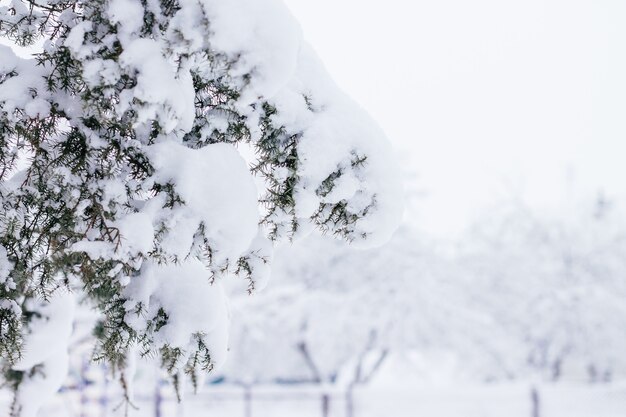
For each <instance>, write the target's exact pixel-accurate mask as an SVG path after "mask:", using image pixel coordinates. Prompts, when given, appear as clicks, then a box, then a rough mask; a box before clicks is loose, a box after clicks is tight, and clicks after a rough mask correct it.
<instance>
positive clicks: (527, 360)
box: [47, 0, 626, 417]
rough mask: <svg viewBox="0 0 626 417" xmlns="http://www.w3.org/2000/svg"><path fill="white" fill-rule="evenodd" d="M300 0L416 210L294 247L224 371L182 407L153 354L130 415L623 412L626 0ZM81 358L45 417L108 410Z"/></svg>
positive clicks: (237, 315) (314, 37)
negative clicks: (374, 241)
mask: <svg viewBox="0 0 626 417" xmlns="http://www.w3.org/2000/svg"><path fill="white" fill-rule="evenodd" d="M285 1H286V3H287V4H288V6H289V7H290V8H291V9H292V11H293V13H294V15H295V16H296V17H297V18H298V19H299V21H300V22H301V24H302V27H303V30H304V33H305V36H306V38H308V40H309V41H310V43H312V44H313V45H314V47H315V49H316V50H317V51H318V53H319V55H320V56H321V58H322V60H323V61H324V62H325V63H326V65H327V68H328V70H329V71H330V73H331V74H332V75H333V76H334V78H335V80H336V81H337V83H338V84H339V85H340V86H341V87H342V88H343V89H344V90H345V91H346V92H347V93H348V94H349V95H351V96H352V97H353V98H354V99H355V100H356V101H357V102H359V103H361V105H362V106H363V107H365V108H366V109H367V110H368V111H369V112H370V113H371V115H372V116H373V117H374V119H376V120H378V121H379V123H380V124H381V126H382V127H383V128H384V130H385V131H386V132H387V134H388V136H389V138H390V140H391V141H392V142H393V144H394V146H395V149H396V152H397V158H398V161H399V164H401V165H402V167H403V170H404V173H405V188H406V213H405V222H404V224H403V226H402V227H401V229H400V230H399V231H398V232H397V234H396V235H395V237H394V239H393V240H392V241H391V242H390V243H389V244H388V245H386V246H384V247H382V248H379V249H375V250H369V251H358V250H356V249H352V248H350V247H349V246H346V245H345V244H341V243H338V242H335V241H333V240H332V239H331V238H326V237H317V238H310V239H307V240H304V241H301V242H298V243H296V244H294V245H292V246H285V247H282V248H280V249H279V250H278V252H277V254H276V258H275V267H274V273H273V278H272V282H271V284H270V285H269V286H268V288H267V290H265V291H264V292H262V293H260V294H258V295H255V296H253V297H249V296H247V295H246V294H244V293H242V292H235V291H234V294H233V298H232V306H231V308H232V316H233V318H232V320H233V323H232V337H231V352H230V359H229V364H228V365H227V367H226V368H225V369H223V370H222V371H221V373H220V374H219V375H214V376H213V379H211V380H209V381H207V384H208V385H210V386H209V387H207V388H206V389H205V390H203V392H202V393H201V394H199V395H197V396H188V398H187V401H186V403H185V404H184V405H183V406H178V405H177V404H176V401H175V398H174V395H173V393H172V392H171V389H170V388H168V387H167V386H166V385H165V384H163V383H162V382H160V377H159V375H155V374H154V372H153V371H152V370H151V369H140V374H139V377H140V379H141V380H143V381H144V382H143V383H139V384H136V387H137V388H136V390H137V398H138V399H137V406H138V407H139V408H138V410H134V409H133V410H131V412H132V413H134V414H132V415H141V416H154V417H168V416H182V415H187V416H188V417H200V416H207V417H213V416H229V417H240V416H241V417H252V416H254V417H287V416H289V417H293V416H298V417H302V416H311V417H404V416H407V417H409V416H410V417H414V416H427V417H503V416H506V417H623V416H625V415H626V184H625V182H626V165H625V163H624V160H625V159H626V117H625V115H626V76H625V75H624V74H626V25H624V21H625V18H626V2H623V1H621V0H567V1H566V0H526V1H513V0H506V1H503V0H472V1H467V0H437V1H425V0H416V1H406V0H386V1H384V2H382V1H380V0H316V1H310V0H285ZM88 354H89V352H83V353H81V352H80V351H79V350H77V353H76V354H75V355H73V358H74V359H75V361H76V366H75V367H74V369H75V371H74V374H73V376H72V378H73V379H72V381H73V382H69V383H68V384H67V386H66V393H67V396H73V398H74V399H75V400H76V401H66V400H63V399H59V400H58V403H57V404H56V405H53V406H51V407H50V409H49V411H48V414H47V415H48V416H53V415H55V416H56V415H80V416H81V417H83V416H85V417H86V416H106V415H112V414H108V413H110V411H106V410H108V409H110V408H111V407H109V406H110V405H111V398H113V397H114V393H113V391H107V390H114V388H112V387H113V385H114V384H111V385H110V386H109V385H107V383H106V373H105V372H104V371H103V370H102V369H101V368H99V366H98V365H90V364H89V363H88V360H87V359H88V356H89V355H88ZM102 381H105V382H104V383H102ZM103 387H104V388H103ZM61 398H62V397H61ZM68 407H73V409H72V410H70V411H71V412H72V413H74V414H71V413H70V411H68ZM59 410H64V411H59ZM118 412H119V410H118ZM55 413H57V414H55ZM63 413H65V414H63Z"/></svg>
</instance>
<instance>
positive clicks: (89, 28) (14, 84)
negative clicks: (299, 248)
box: [0, 0, 401, 417]
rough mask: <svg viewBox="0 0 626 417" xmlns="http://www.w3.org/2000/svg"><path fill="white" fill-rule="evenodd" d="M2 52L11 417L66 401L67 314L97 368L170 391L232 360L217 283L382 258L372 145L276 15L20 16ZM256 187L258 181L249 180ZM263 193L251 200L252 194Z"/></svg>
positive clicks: (197, 3)
mask: <svg viewBox="0 0 626 417" xmlns="http://www.w3.org/2000/svg"><path fill="white" fill-rule="evenodd" d="M0 4H4V5H3V6H2V7H0V37H2V38H3V39H5V40H7V41H10V42H13V43H14V44H16V45H19V46H33V45H34V46H41V48H40V50H39V51H38V52H37V53H36V54H35V55H34V59H22V58H19V57H18V56H16V55H15V53H14V52H13V50H12V49H11V48H10V47H4V46H0V159H1V162H0V181H1V182H0V204H2V211H1V214H0V353H1V354H2V358H3V359H2V368H3V370H4V376H5V378H6V380H7V382H9V384H10V385H11V386H12V387H13V388H14V389H15V392H16V397H15V398H16V401H15V403H14V406H13V411H12V412H13V414H14V415H19V416H24V417H26V416H33V415H35V414H36V412H37V409H38V407H39V405H40V403H41V402H42V401H45V396H46V395H45V394H46V393H49V394H50V395H52V394H53V393H54V392H55V391H56V390H57V389H58V387H59V386H60V384H61V381H62V380H63V377H64V374H65V370H66V369H65V368H67V349H66V347H67V346H66V345H67V339H68V337H69V334H70V332H71V327H72V314H73V310H74V304H75V302H76V301H75V299H77V298H78V299H79V300H78V301H83V302H85V303H88V304H90V305H93V306H95V307H96V308H97V309H98V310H99V311H100V312H101V316H102V317H101V320H100V321H99V323H98V325H97V327H96V329H95V334H96V336H97V339H98V343H97V350H96V352H97V353H96V358H97V359H103V360H106V361H107V362H108V363H110V364H111V365H112V367H113V368H114V369H117V370H119V371H120V373H121V380H122V383H123V384H126V383H128V382H129V381H128V380H129V378H130V377H132V375H130V374H131V370H132V363H133V357H134V356H135V353H134V352H136V353H137V354H138V355H158V356H159V357H160V359H161V363H162V366H163V367H164V368H165V369H166V370H167V371H168V372H169V373H170V375H172V377H173V378H174V380H175V381H178V379H179V378H180V377H181V376H182V375H183V374H188V375H189V376H190V377H191V379H192V381H194V383H195V382H196V381H197V378H198V377H199V373H201V371H211V370H212V369H213V368H214V367H216V366H219V365H221V364H222V363H223V361H224V355H225V352H226V347H227V324H228V311H227V307H226V303H225V300H224V294H223V290H222V288H221V285H220V281H221V280H222V278H223V277H225V276H229V275H238V276H241V277H243V278H244V279H246V280H247V282H248V290H249V291H254V290H255V289H258V288H260V287H262V286H263V285H265V282H266V280H267V276H268V271H269V262H270V260H271V257H272V247H273V243H274V242H275V241H280V240H290V239H294V238H297V237H300V236H304V235H306V234H308V233H309V232H311V231H312V230H314V229H315V228H317V229H318V230H321V231H323V232H328V233H331V234H334V235H336V236H339V237H341V238H343V239H345V240H347V241H350V242H354V243H359V242H364V243H365V244H367V245H375V244H379V243H381V242H384V241H386V240H387V239H388V238H389V237H390V236H391V233H392V232H393V230H394V229H395V227H396V225H397V223H398V222H399V218H400V213H401V204H400V199H401V197H400V191H399V184H398V182H397V178H396V173H395V169H394V164H393V161H392V158H391V153H390V150H389V148H388V145H387V143H386V140H385V138H384V135H383V134H382V132H381V131H380V129H379V128H378V127H377V126H376V125H375V123H373V122H372V121H371V119H370V118H369V117H368V116H367V115H366V114H364V112H363V111H362V110H361V109H360V108H359V107H358V106H356V105H355V104H354V103H353V102H351V101H350V100H349V99H348V98H347V97H345V96H344V95H343V94H342V93H341V92H340V91H339V90H338V89H337V87H336V86H335V85H334V84H333V82H332V81H331V80H330V79H329V78H328V76H327V74H326V73H325V70H324V69H323V66H322V65H321V64H320V63H319V62H318V60H317V58H316V57H315V54H314V53H313V52H312V51H311V48H310V47H309V46H308V45H307V44H306V43H304V42H303V41H302V37H301V33H300V30H299V27H298V25H297V23H296V22H294V20H293V18H292V17H291V15H290V14H289V12H288V11H287V10H286V8H285V7H284V6H283V5H282V4H281V3H280V2H278V1H275V0H263V1H261V0H179V1H170V0H142V1H140V0H95V1H70V0H40V1H33V0H22V1H20V0H13V1H10V2H3V3H0ZM254 174H256V178H258V180H257V181H256V183H255V181H254ZM259 190H260V191H259Z"/></svg>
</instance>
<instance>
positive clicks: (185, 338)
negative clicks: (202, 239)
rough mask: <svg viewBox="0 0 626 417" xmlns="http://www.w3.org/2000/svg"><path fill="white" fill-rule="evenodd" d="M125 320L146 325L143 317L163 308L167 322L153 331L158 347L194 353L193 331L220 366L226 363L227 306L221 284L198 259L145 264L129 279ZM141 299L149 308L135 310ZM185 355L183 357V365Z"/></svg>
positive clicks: (137, 324)
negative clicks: (142, 310)
mask: <svg viewBox="0 0 626 417" xmlns="http://www.w3.org/2000/svg"><path fill="white" fill-rule="evenodd" d="M124 297H126V298H127V299H128V300H129V301H127V306H128V313H127V321H128V322H129V323H131V324H132V325H134V326H135V327H136V329H137V330H139V331H143V330H145V326H146V322H145V318H152V317H155V316H156V315H157V313H158V311H159V309H161V308H162V309H163V310H164V311H165V313H166V314H167V316H168V320H167V324H165V325H164V326H163V327H162V328H161V329H160V330H159V331H157V332H156V333H155V343H156V347H157V348H158V347H160V346H164V345H170V346H171V347H179V348H181V349H183V350H184V351H186V352H187V353H188V354H191V353H192V352H193V351H194V349H195V346H194V340H193V336H194V335H195V334H198V333H199V334H202V335H203V340H204V341H205V342H206V344H207V346H208V347H209V349H210V352H211V360H212V361H213V363H214V364H215V366H216V367H219V366H222V365H223V363H224V361H225V357H226V350H227V343H228V336H227V335H228V332H227V330H228V323H229V318H228V309H227V306H226V300H225V296H224V292H223V290H222V287H221V284H220V283H219V282H215V283H211V280H210V273H209V271H207V269H206V268H205V267H204V265H203V264H202V263H201V262H200V261H197V260H190V261H187V262H185V263H183V264H180V265H172V264H170V265H156V264H153V263H145V264H144V266H143V268H142V271H141V274H140V275H138V276H136V277H134V278H133V279H131V281H130V283H129V284H128V286H126V288H125V290H124ZM137 303H142V304H143V306H144V308H145V309H146V311H145V312H144V313H142V315H141V316H137V315H136V313H135V311H134V310H135V305H136V304H137ZM185 363H186V360H182V361H181V366H182V365H184V364H185Z"/></svg>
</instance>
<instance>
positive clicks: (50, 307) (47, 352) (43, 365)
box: [13, 290, 76, 417]
mask: <svg viewBox="0 0 626 417" xmlns="http://www.w3.org/2000/svg"><path fill="white" fill-rule="evenodd" d="M75 305H76V303H75V300H74V296H73V295H72V294H71V293H69V292H67V291H65V290H57V291H56V292H55V293H54V294H53V295H52V296H51V298H50V300H49V301H48V302H44V301H42V300H31V302H30V303H29V305H28V309H29V310H30V311H32V312H35V313H37V316H36V318H34V319H32V320H31V321H30V322H29V323H28V325H27V333H26V334H25V335H24V350H23V356H22V358H21V359H20V360H19V361H18V362H17V363H16V364H15V365H14V366H13V369H14V370H17V371H25V372H26V374H25V375H24V381H23V382H22V383H21V384H20V386H19V389H18V391H17V393H16V396H17V398H16V399H17V404H18V406H19V407H21V414H20V417H36V416H37V413H38V412H39V409H40V408H41V407H42V406H43V405H44V404H46V402H48V401H49V400H50V399H51V398H52V397H53V396H54V395H55V394H56V392H57V391H58V390H59V388H61V385H62V384H63V382H64V381H65V378H66V376H67V371H68V363H69V362H68V360H69V358H68V348H69V343H70V336H71V334H72V324H73V320H74V311H75ZM35 366H37V368H34V367H35ZM33 369H35V370H34V372H33V371H32V370H33Z"/></svg>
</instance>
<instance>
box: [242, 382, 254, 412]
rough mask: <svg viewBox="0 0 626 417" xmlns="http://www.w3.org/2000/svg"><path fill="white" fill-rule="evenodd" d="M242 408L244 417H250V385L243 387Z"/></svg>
mask: <svg viewBox="0 0 626 417" xmlns="http://www.w3.org/2000/svg"><path fill="white" fill-rule="evenodd" d="M243 389H244V394H243V398H244V407H245V412H244V413H245V414H244V415H245V417H252V387H251V386H250V385H246V386H244V388H243Z"/></svg>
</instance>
